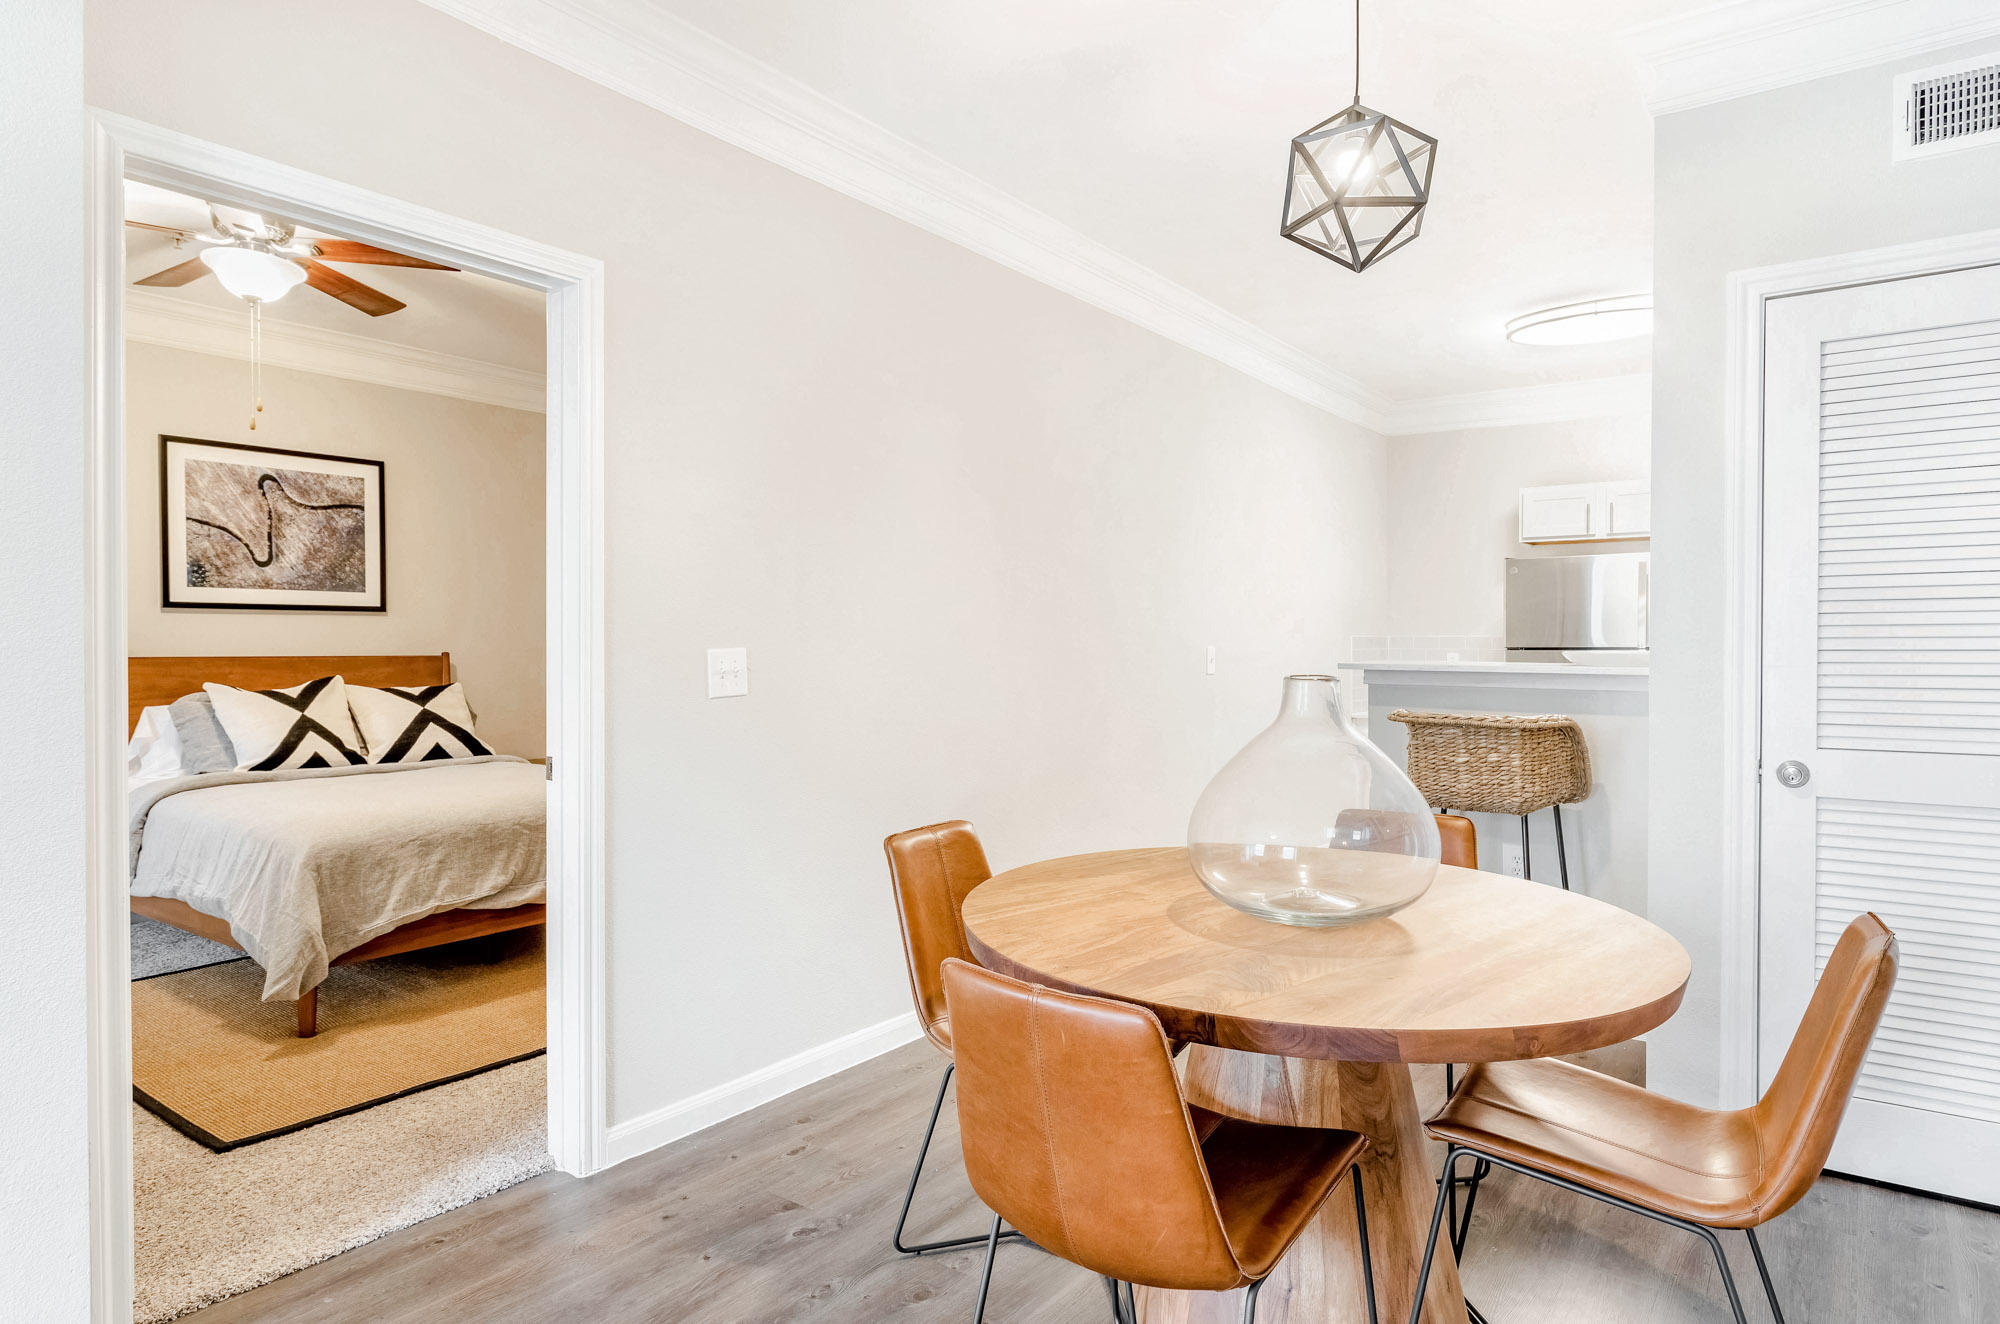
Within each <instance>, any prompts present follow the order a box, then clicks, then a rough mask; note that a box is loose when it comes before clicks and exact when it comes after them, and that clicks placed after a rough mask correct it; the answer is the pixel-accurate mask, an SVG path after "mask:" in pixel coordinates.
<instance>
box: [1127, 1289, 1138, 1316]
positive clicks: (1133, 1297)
mask: <svg viewBox="0 0 2000 1324" xmlns="http://www.w3.org/2000/svg"><path fill="white" fill-rule="evenodd" d="M1125 1318H1126V1320H1127V1321H1128V1324H1139V1294H1138V1293H1137V1292H1135V1291H1133V1290H1132V1284H1130V1283H1126V1284H1125Z"/></svg>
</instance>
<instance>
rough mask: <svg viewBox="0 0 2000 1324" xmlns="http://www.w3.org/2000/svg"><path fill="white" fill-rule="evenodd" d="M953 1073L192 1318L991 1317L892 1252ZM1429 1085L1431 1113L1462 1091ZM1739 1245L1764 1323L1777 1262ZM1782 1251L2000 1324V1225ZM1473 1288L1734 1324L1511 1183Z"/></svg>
mask: <svg viewBox="0 0 2000 1324" xmlns="http://www.w3.org/2000/svg"><path fill="white" fill-rule="evenodd" d="M940 1070H941V1062H940V1060H939V1059H938V1057H937V1056H936V1054H935V1053H933V1052H932V1050H931V1049H930V1048H929V1047H928V1046H926V1045H923V1044H913V1045H911V1046H909V1047H907V1048H904V1049H900V1050H898V1051H896V1052H894V1053H891V1054H888V1055H886V1056H884V1057H881V1058H877V1059H876V1060H874V1061H872V1062H868V1063H865V1064H864V1065H862V1066H859V1067H856V1068H854V1069H853V1070H851V1071H846V1072H843V1073H841V1074H840V1075H838V1076H835V1077H832V1078H831V1079H829V1080H826V1081H823V1082H821V1083H820V1084H818V1085H814V1086H811V1087H809V1088H807V1089H804V1090H801V1091H799V1092H798V1093H796V1094H793V1095H790V1096H788V1097H786V1098H784V1099H780V1100H779V1101H777V1102H775V1103H772V1104H768V1105H766V1106H765V1107H762V1108H759V1109H757V1110H756V1111H754V1112H751V1113H747V1114H745V1115H744V1116H742V1117H738V1118H734V1119H732V1120H730V1121H728V1122H725V1123H723V1124H722V1125H720V1126H716V1127H713V1128H711V1129H710V1130H708V1131H705V1132H703V1133H701V1134H700V1135H697V1136H693V1137H691V1138H689V1139H687V1140H684V1141H681V1142H680V1143H678V1144H675V1145H672V1146H669V1147H668V1148H666V1149H662V1150H659V1151H657V1152H655V1153H652V1154H648V1155H646V1156H644V1157H643V1158H638V1159H634V1160H632V1161H631V1162H629V1163H626V1164H623V1165H622V1166H620V1167H617V1168H614V1169H612V1170H610V1171H609V1172H605V1173H601V1174H599V1175H598V1176H596V1177H593V1178H590V1179H588V1180H585V1181H577V1180H575V1179H573V1178H570V1177H565V1176H562V1175H560V1174H554V1173H551V1174H546V1175H543V1176H540V1177H536V1178H534V1179H533V1180H531V1181H528V1182H524V1183H522V1184H521V1185H519V1186H515V1187H513V1188H511V1189H509V1190H506V1191H503V1192H501V1193H500V1194H498V1195H493V1196H489V1197H488V1198H486V1199H484V1200H480V1201H477V1202H475V1203H473V1204H470V1205H467V1206H465V1207H463V1208H461V1209H457V1210H454V1211H452V1212H450V1213H448V1214H444V1215H441V1216H439V1217H437V1218H434V1219H431V1220H430V1221H429V1222H426V1223H420V1224H418V1225H417V1226H415V1227H411V1228H408V1229H405V1230H404V1231H402V1232H397V1233H393V1234H391V1235H389V1236H387V1237H384V1238H382V1239H381V1240H379V1241H376V1242H373V1243H371V1244H369V1245H366V1246H363V1247H361V1248H359V1249H357V1250H352V1251H349V1252H348V1253H347V1254H345V1255H341V1256H337V1257H336V1258H334V1259H332V1260H328V1261H327V1262H325V1263H323V1264H318V1265H315V1266H313V1267H312V1268H309V1269H305V1270H302V1271H300V1272H299V1273H296V1274H293V1275H292V1276H291V1277H289V1278H283V1279H280V1280H279V1281H277V1282H275V1283H271V1284H269V1285H268V1286H265V1287H260V1288H258V1289H257V1290H256V1291H253V1292H248V1293H245V1294H244V1295H243V1296H240V1297H236V1298H234V1299H232V1300H229V1301H225V1302H222V1303H221V1304H219V1305H215V1306H211V1307H209V1308H208V1309H207V1310H204V1311H201V1312H200V1313H199V1314H198V1315H196V1316H192V1317H191V1318H193V1319H195V1320H197V1321H199V1322H200V1324H232V1322H233V1321H249V1320H255V1321H259V1324H295V1322H296V1324H306V1322H307V1321H311V1324H332V1322H333V1321H348V1320H357V1321H358V1320H366V1321H371V1322H377V1321H379V1322H380V1324H418V1322H419V1321H421V1322H422V1324H435V1322H437V1321H452V1322H453V1324H460V1322H471V1321H489V1320H491V1321H516V1320H518V1321H536V1322H537V1324H545V1322H548V1321H555V1322H557V1324H572V1322H573V1324H584V1322H586V1321H588V1322H592V1324H594V1322H595V1321H619V1322H620V1324H622V1322H623V1321H668V1320H672V1321H702V1322H703V1324H738V1322H743V1324H749V1322H752V1321H754V1322H755V1324H766V1322H768V1321H790V1320H802V1321H804V1320H810V1321H842V1322H843V1324H845V1322H847V1321H854V1322H856V1324H860V1322H863V1321H878V1320H895V1321H905V1320H907V1321H918V1320H926V1321H927V1320H939V1321H960V1320H970V1319H971V1317H972V1301H973V1296H974V1293H975V1291H976V1289H977V1275H978V1270H979V1255H978V1253H977V1252H959V1253H951V1254H943V1255H936V1256H925V1257H923V1258H922V1259H918V1260H907V1259H902V1258H900V1257H898V1256H896V1255H894V1254H892V1253H891V1252H890V1251H889V1249H888V1244H887V1243H888V1232H889V1227H890V1224H891V1223H892V1222H893V1220H894V1218H895V1214H896V1205H897V1202H898V1200H899V1199H900V1198H901V1195H902V1190H903V1183H904V1181H905V1179H906V1177H907V1175H908V1165H909V1162H910V1159H911V1157H912V1156H913V1154H914V1152H915V1147H916V1143H917V1140H918V1134H917V1133H918V1129H919V1128H920V1127H921V1125H922V1123H923V1117H924V1113H925V1111H926V1110H927V1109H928V1108H929V1106H930V1100H931V1096H932V1091H933V1090H934V1089H935V1088H936V1083H937V1077H938V1073H939V1071H940ZM1420 1085H1424V1086H1428V1092H1429V1093H1428V1100H1429V1101H1434V1100H1435V1099H1436V1096H1437V1092H1438V1091H1439V1090H1440V1089H1441V1088H1442V1085H1443V1080H1442V1072H1438V1073H1436V1074H1435V1076H1434V1077H1433V1076H1430V1074H1429V1073H1426V1078H1420ZM957 1151H958V1145H957V1136H956V1130H955V1128H954V1127H953V1126H952V1125H951V1110H950V1108H949V1107H947V1109H946V1114H945V1122H944V1123H943V1124H941V1125H940V1128H939V1136H938V1144H937V1145H936V1146H935V1147H934V1149H933V1151H932V1153H933V1166H932V1167H931V1168H930V1169H929V1170H927V1172H926V1175H925V1189H924V1191H923V1192H921V1193H920V1194H919V1196H918V1205H917V1209H916V1211H915V1213H914V1214H913V1216H912V1228H913V1230H914V1231H915V1232H916V1233H917V1234H919V1235H937V1234H939V1233H941V1232H947V1231H960V1230H962V1231H965V1232H975V1231H981V1230H983V1228H984V1219H983V1216H982V1214H981V1212H980V1210H979V1208H978V1206H977V1205H976V1204H975V1203H974V1201H973V1199H972V1196H971V1194H970V1192H969V1191H967V1189H966V1187H965V1184H964V1178H963V1175H962V1171H961V1170H960V1169H959V1167H958V1164H957ZM1730 1241H1731V1242H1732V1253H1733V1254H1734V1255H1735V1261H1734V1262H1735V1263H1736V1267H1737V1274H1738V1280H1739V1282H1740V1283H1741V1284H1742V1286H1743V1288H1744V1290H1745V1292H1746V1294H1747V1295H1749V1296H1751V1297H1752V1299H1751V1300H1750V1302H1749V1306H1750V1309H1751V1318H1752V1319H1753V1320H1756V1321H1759V1322H1760V1324H1761V1322H1762V1321H1764V1320H1766V1319H1768V1314H1767V1313H1766V1308H1765V1306H1764V1303H1763V1300H1762V1295H1761V1292H1759V1291H1758V1289H1757V1287H1756V1269H1755V1267H1754V1265H1753V1264H1752V1263H1751V1260H1750V1256H1749V1252H1748V1249H1747V1247H1745V1246H1744V1245H1743V1244H1742V1240H1741V1238H1740V1237H1731V1238H1730ZM1764 1242H1765V1247H1766V1250H1767V1253H1768V1254H1769V1256H1770V1259H1771V1267H1772V1271H1773V1273H1774V1274H1775V1275H1776V1276H1777V1278H1778V1280H1779V1284H1780V1289H1781V1291H1782V1292H1783V1294H1784V1307H1785V1314H1786V1317H1787V1319H1788V1320H1789V1321H1790V1324H1834V1322H1835V1321H1841V1322H1848V1321H1854V1322H1865V1324H1889V1322H1891V1321H1893V1322H1896V1324H1903V1322H1905V1321H1908V1322H1912V1324H1980V1322H1982V1321H2000V1214H1994V1213H1990V1212H1986V1211H1983V1210H1977V1209H1969V1208H1965V1207H1963V1206H1959V1205H1952V1204H1946V1203H1944V1202H1942V1201H1936V1200H1928V1199H1924V1198H1921V1197H1918V1196H1913V1195H1905V1194H1901V1193H1898V1192H1895V1191H1887V1190H1882V1189H1879V1188H1876V1187H1872V1186H1865V1185H1861V1184H1859V1183H1854V1182H1847V1181H1840V1180H1837V1179H1832V1178H1828V1179H1825V1180H1823V1181H1821V1183H1820V1184H1819V1186H1818V1187H1817V1188H1816V1189H1815V1190H1814V1191H1813V1193H1812V1194H1811V1195H1810V1196H1808V1197H1807V1198H1806V1199H1805V1201H1804V1202H1802V1203H1801V1204H1800V1205H1799V1206H1798V1207H1797V1208H1795V1209H1793V1210H1791V1211H1790V1212H1789V1213H1787V1214H1785V1215H1784V1216H1783V1217H1782V1218H1780V1219H1778V1220H1777V1221H1776V1222H1774V1223H1773V1224H1771V1225H1770V1227H1769V1229H1768V1231H1767V1232H1766V1233H1765V1234H1764ZM1464 1277H1465V1285H1466V1290H1467V1294H1468V1295H1469V1296H1470V1297H1471V1298H1472V1299H1473V1300H1474V1301H1475V1302H1477V1303H1478V1304H1479V1306H1480V1307H1481V1308H1482V1309H1483V1310H1484V1311H1485V1312H1486V1313H1487V1315H1488V1316H1489V1317H1490V1318H1491V1319H1492V1320H1493V1321H1494V1324H1727V1321H1728V1320H1729V1318H1730V1316H1729V1309H1728V1305H1727V1303H1726V1302H1725V1301H1724V1299H1723V1295H1722V1288H1721V1283H1720V1281H1719V1280H1718V1278H1717V1277H1716V1273H1715V1268H1714V1264H1713V1262H1712V1260H1710V1258H1709V1255H1708V1251H1707V1249H1706V1248H1705V1247H1704V1246H1703V1245H1701V1244H1700V1243H1699V1242H1697V1241H1696V1240H1695V1239H1694V1238H1692V1237H1688V1236H1686V1235H1684V1234H1681V1233H1677V1232H1675V1231H1673V1230H1671V1229H1667V1228H1662V1227H1659V1226H1658V1225H1655V1224H1652V1223H1650V1222H1648V1221H1647V1220H1645V1219H1643V1218H1640V1217H1638V1216H1636V1215H1632V1214H1627V1213H1623V1212H1621V1211H1619V1210H1615V1209H1611V1208H1608V1207H1606V1206H1603V1205H1599V1204H1597V1203H1595V1202H1592V1201H1586V1200H1581V1199H1578V1198H1576V1197H1574V1196H1570V1195H1567V1194H1565V1193H1563V1192H1561V1191H1557V1190H1554V1189H1552V1188H1549V1187H1546V1186H1543V1185H1541V1184H1539V1183H1535V1182H1529V1181H1526V1180H1525V1179H1522V1178H1519V1177H1516V1176H1514V1175H1512V1174H1508V1173H1501V1174H1497V1175H1496V1176H1495V1177H1493V1178H1492V1181H1491V1185H1490V1186H1489V1187H1488V1188H1487V1189H1486V1191H1484V1192H1482V1194H1481V1195H1480V1198H1479V1209H1478V1217H1477V1219H1476V1223H1475V1228H1474V1231H1473V1234H1472V1241H1471V1244H1470V1245H1469V1246H1468V1247H1467V1251H1466V1263H1465V1271H1464ZM994 1283H995V1285H994V1299H993V1302H992V1304H991V1306H990V1307H989V1309H988V1311H987V1319H988V1320H989V1321H991V1324H1072V1322H1074V1324H1085V1322H1088V1324H1105V1321H1107V1320H1108V1319H1109V1316H1110V1311H1109V1306H1108V1303H1107V1301H1106V1298H1105V1296H1104V1291H1103V1288H1102V1287H1101V1285H1100V1283H1099V1281H1098V1280H1097V1279H1095V1278H1093V1277H1091V1276H1090V1275H1089V1274H1086V1273H1084V1272H1083V1271H1082V1270H1079V1269H1076V1268H1074V1267H1072V1266H1069V1265H1066V1264H1063V1263H1060V1262H1059V1261H1056V1260H1053V1259H1051V1258H1049V1257H1048V1256H1045V1255H1042V1254H1040V1253H1039V1252H1036V1251H1034V1250H1032V1249H1029V1248H1025V1247H1020V1246H1012V1247H1003V1248H1002V1252H1001V1261H1000V1265H999V1268H998V1270H997V1272H996V1274H995V1280H994ZM1357 1316H1358V1311H1357ZM1329 1324H1333V1322H1332V1321H1329ZM1384 1324H1389V1322H1388V1321H1385V1322H1384Z"/></svg>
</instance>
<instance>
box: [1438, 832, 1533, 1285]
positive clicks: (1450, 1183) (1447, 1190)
mask: <svg viewBox="0 0 2000 1324" xmlns="http://www.w3.org/2000/svg"><path fill="white" fill-rule="evenodd" d="M1523 821H1525V820H1523ZM1467 1152H1469V1151H1467V1150H1463V1149H1460V1148H1459V1147H1458V1146H1457V1145H1449V1146H1447V1147H1446V1148H1445V1151H1444V1173H1443V1175H1442V1176H1440V1177H1439V1179H1438V1195H1437V1202H1436V1203H1435V1204H1433V1205H1432V1206H1431V1231H1430V1235H1429V1236H1427V1237H1425V1238H1424V1260H1423V1267H1422V1268H1420V1269H1418V1270H1417V1291H1416V1295H1415V1296H1414V1297H1413V1298H1411V1301H1410V1324H1417V1321H1418V1320H1419V1318H1421V1317H1422V1315H1423V1313H1424V1293H1425V1292H1426V1291H1428V1290H1429V1289H1430V1284H1431V1260H1432V1258H1433V1257H1434V1256H1435V1255H1436V1254H1437V1244H1438V1227H1439V1225H1440V1224H1442V1223H1443V1222H1444V1205H1445V1200H1446V1199H1447V1198H1448V1197H1449V1196H1450V1194H1451V1191H1452V1188H1453V1187H1454V1186H1456V1185H1457V1184H1458V1181H1457V1176H1456V1173H1457V1169H1458V1156H1459V1155H1460V1154H1464V1153H1467Z"/></svg>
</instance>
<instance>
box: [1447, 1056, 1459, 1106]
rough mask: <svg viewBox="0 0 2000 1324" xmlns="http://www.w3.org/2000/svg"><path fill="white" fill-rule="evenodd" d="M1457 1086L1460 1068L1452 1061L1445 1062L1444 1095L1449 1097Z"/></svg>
mask: <svg viewBox="0 0 2000 1324" xmlns="http://www.w3.org/2000/svg"><path fill="white" fill-rule="evenodd" d="M1457 1088H1458V1068H1457V1067H1456V1066H1455V1065H1453V1064H1452V1063H1450V1062H1447V1063H1445V1064H1444V1097H1445V1098H1447V1099H1449V1098H1450V1097H1451V1092H1452V1091H1453V1090H1455V1089H1457Z"/></svg>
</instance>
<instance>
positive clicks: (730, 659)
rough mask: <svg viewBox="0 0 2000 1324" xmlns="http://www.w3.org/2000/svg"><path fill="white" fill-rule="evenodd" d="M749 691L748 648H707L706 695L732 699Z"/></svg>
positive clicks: (713, 697) (712, 697) (714, 697)
mask: <svg viewBox="0 0 2000 1324" xmlns="http://www.w3.org/2000/svg"><path fill="white" fill-rule="evenodd" d="M749 692H750V650H749V649H747V648H711V649H709V650H708V697H709V698H711V699H733V698H735V697H736V696H738V695H740V694H748V693H749Z"/></svg>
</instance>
